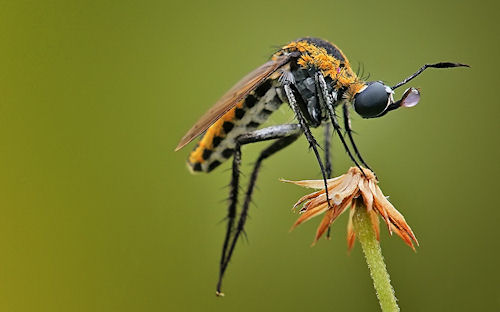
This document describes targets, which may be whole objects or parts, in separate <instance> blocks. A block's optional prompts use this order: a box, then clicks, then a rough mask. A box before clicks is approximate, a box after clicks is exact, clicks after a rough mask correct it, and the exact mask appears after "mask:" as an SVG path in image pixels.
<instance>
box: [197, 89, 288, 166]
mask: <svg viewBox="0 0 500 312" xmlns="http://www.w3.org/2000/svg"><path fill="white" fill-rule="evenodd" d="M281 104H282V101H281V99H280V97H279V96H278V94H277V89H276V87H275V86H273V80H271V79H268V80H266V81H264V82H263V83H262V84H261V85H260V86H259V87H257V88H256V89H255V90H254V91H252V92H251V93H250V94H248V96H247V97H246V98H245V99H244V100H242V101H241V102H240V103H238V105H236V107H234V108H233V109H231V110H230V111H228V112H227V113H226V114H225V115H224V116H222V117H221V118H220V119H219V120H217V121H216V122H215V123H214V124H213V125H212V126H210V128H208V130H207V131H206V132H205V134H204V135H203V136H202V137H201V139H200V141H199V142H198V144H197V145H196V147H195V148H194V150H193V151H192V152H191V154H190V155H189V158H188V162H187V163H188V166H189V168H190V169H191V170H192V171H204V172H210V171H211V170H213V169H214V168H216V167H217V166H219V165H220V164H221V163H223V162H224V161H226V160H227V159H229V158H230V157H231V156H232V155H233V151H234V147H235V145H236V143H235V138H236V137H237V136H239V135H241V134H243V133H246V132H249V131H252V130H255V129H257V128H258V127H259V126H260V125H261V124H262V123H264V122H265V121H266V120H267V118H268V117H269V115H271V113H272V112H274V111H275V110H277V109H278V108H279V107H280V105H281Z"/></svg>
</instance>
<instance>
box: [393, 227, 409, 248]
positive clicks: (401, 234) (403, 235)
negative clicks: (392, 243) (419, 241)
mask: <svg viewBox="0 0 500 312" xmlns="http://www.w3.org/2000/svg"><path fill="white" fill-rule="evenodd" d="M391 228H392V230H393V231H394V233H396V235H398V236H399V237H401V239H402V240H403V241H404V242H405V243H406V245H408V246H410V247H411V249H413V251H415V246H413V243H412V242H411V238H410V236H409V235H408V234H407V233H406V232H404V231H401V230H400V229H398V228H397V227H396V226H394V225H393V224H391Z"/></svg>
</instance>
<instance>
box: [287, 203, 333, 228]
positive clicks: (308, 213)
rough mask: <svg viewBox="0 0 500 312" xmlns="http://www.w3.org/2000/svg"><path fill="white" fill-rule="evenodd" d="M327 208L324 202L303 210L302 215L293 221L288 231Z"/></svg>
mask: <svg viewBox="0 0 500 312" xmlns="http://www.w3.org/2000/svg"><path fill="white" fill-rule="evenodd" d="M327 209H328V205H327V204H326V203H324V204H323V205H320V206H318V207H315V208H313V209H311V210H308V211H306V212H304V213H303V214H302V215H300V217H299V218H298V219H297V221H295V223H294V224H293V225H292V228H291V229H290V231H291V230H293V229H294V228H296V227H297V226H298V225H299V224H301V223H304V222H306V221H308V220H310V219H311V218H313V217H315V216H318V215H320V214H322V213H323V212H325V211H326V210H327Z"/></svg>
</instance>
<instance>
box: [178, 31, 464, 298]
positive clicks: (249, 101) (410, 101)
mask: <svg viewBox="0 0 500 312" xmlns="http://www.w3.org/2000/svg"><path fill="white" fill-rule="evenodd" d="M461 66H467V67H468V65H465V64H460V63H451V62H441V63H435V64H426V65H424V66H422V67H421V68H420V69H419V70H418V71H416V72H415V73H414V74H412V75H411V76H409V77H408V78H406V79H404V80H403V81H401V82H399V83H397V84H396V85H394V86H392V87H389V86H387V85H386V84H384V83H383V82H381V81H370V82H366V81H363V80H362V79H361V78H359V77H358V76H357V75H356V74H355V73H354V71H353V70H352V68H351V66H350V64H349V61H348V60H347V58H346V56H345V55H344V53H343V52H342V51H341V50H340V49H339V48H338V47H336V46H335V45H334V44H332V43H329V42H327V41H325V40H322V39H317V38H309V37H306V38H301V39H297V40H295V41H292V42H290V43H289V44H287V45H285V46H283V47H282V48H281V49H279V50H278V51H277V52H276V53H274V54H273V55H272V57H271V59H270V60H269V61H268V62H266V63H265V64H263V65H262V66H260V67H258V68H257V69H255V70H254V71H252V72H251V73H249V74H248V75H247V76H245V77H244V78H243V79H242V80H240V81H239V82H238V83H237V84H236V85H235V86H234V87H232V88H231V89H230V90H229V91H228V92H227V93H226V94H225V95H224V96H222V98H221V99H220V100H219V101H217V102H216V103H215V105H214V106H213V107H212V108H211V109H209V110H208V112H207V113H205V114H204V115H203V116H202V117H201V118H200V119H199V120H198V121H197V122H196V124H195V125H194V126H193V127H192V128H191V129H190V130H189V131H188V132H187V133H186V135H185V136H184V137H183V138H182V139H181V140H180V142H179V144H178V146H177V147H176V149H175V150H176V151H177V150H179V149H181V148H182V147H184V146H185V145H186V144H188V143H189V142H191V141H192V140H193V139H195V138H196V137H198V136H201V139H200V141H199V142H198V144H197V145H196V147H195V148H194V150H193V151H192V152H191V154H190V155H189V158H188V167H189V168H190V169H191V170H192V171H194V172H210V171H212V170H213V169H215V168H216V167H217V166H219V165H220V164H221V163H223V162H224V161H226V160H228V159H230V158H231V157H232V159H233V161H232V174H231V183H230V193H229V207H228V213H227V229H226V235H225V238H224V243H223V247H222V255H221V259H220V268H219V279H218V283H217V294H218V295H222V292H221V287H222V278H223V276H224V273H225V272H226V269H227V266H228V264H229V261H230V259H231V256H232V254H233V251H234V248H235V245H236V243H237V241H238V238H239V237H240V235H241V233H242V231H243V229H244V226H245V222H246V218H247V216H248V209H249V204H250V202H251V198H252V194H253V190H254V187H255V182H256V180H257V176H258V173H259V169H260V167H261V164H262V162H263V161H264V160H265V159H266V158H268V157H270V156H271V155H273V154H275V153H276V152H278V151H280V150H282V149H283V148H285V147H287V146H288V145H290V144H291V143H293V142H294V141H295V140H297V139H298V138H299V137H300V136H302V135H304V136H305V138H306V139H307V141H308V142H309V145H310V147H311V149H312V151H313V152H314V154H315V156H316V159H317V161H318V164H319V167H320V169H321V173H322V176H323V180H324V183H325V189H326V179H327V178H329V177H330V175H331V162H330V155H329V153H330V152H329V151H330V144H331V142H330V140H331V136H332V130H331V128H332V127H333V131H334V133H336V134H337V136H338V137H339V139H340V141H341V143H342V145H343V147H344V148H345V150H346V152H347V154H348V156H349V157H350V159H351V160H352V161H353V162H354V164H355V165H356V166H358V167H360V166H361V165H363V166H365V167H366V168H370V167H369V166H368V165H367V164H366V162H365V161H364V159H363V157H362V156H361V154H360V152H359V149H358V148H357V146H356V144H355V142H354V139H353V136H352V128H351V123H350V118H349V114H350V112H349V110H350V108H351V107H354V110H355V111H356V113H358V114H359V115H360V116H361V117H363V118H377V117H381V116H384V115H385V114H387V113H388V112H389V111H392V110H395V109H397V108H400V107H412V106H414V105H416V104H417V103H418V101H419V99H420V92H419V90H418V89H416V88H413V87H411V88H408V89H407V90H406V91H405V92H404V93H403V95H402V97H401V99H400V100H398V101H395V100H394V98H393V95H394V90H395V89H397V88H398V87H400V86H402V85H404V84H406V83H407V82H409V81H410V80H412V79H413V78H415V77H417V76H418V75H419V74H421V73H422V72H423V71H424V70H425V69H426V68H451V67H461ZM283 103H287V104H288V106H289V107H290V108H291V109H292V111H293V113H294V115H295V119H296V123H291V124H282V125H274V126H269V127H266V128H261V129H259V126H260V125H261V124H262V123H264V122H265V121H266V120H267V119H268V117H269V115H271V114H272V113H273V112H274V111H275V110H277V109H278V108H279V107H280V106H281V105H282V104H283ZM340 109H341V112H342V116H343V128H344V131H345V136H346V138H345V137H344V132H342V126H341V124H340V123H339V119H338V115H337V110H340ZM319 126H324V127H325V142H324V146H323V150H324V152H325V155H324V159H322V158H321V156H320V153H319V150H318V147H319V145H318V143H317V141H316V139H315V138H314V136H313V135H312V133H311V130H310V128H316V127H319ZM268 140H273V141H274V142H273V143H272V144H270V145H269V146H268V147H267V148H265V149H264V150H263V151H262V152H261V153H260V155H259V157H258V158H257V161H256V162H255V164H254V167H253V169H252V173H251V175H250V180H249V183H248V186H247V190H246V192H245V198H244V201H243V204H242V208H241V212H240V216H239V219H238V220H236V215H237V204H238V195H239V194H238V189H239V183H240V171H239V167H240V163H241V146H242V145H245V144H250V143H255V142H261V141H268ZM347 140H348V141H349V143H350V146H349V144H348V143H347ZM326 194H327V196H328V192H327V193H326Z"/></svg>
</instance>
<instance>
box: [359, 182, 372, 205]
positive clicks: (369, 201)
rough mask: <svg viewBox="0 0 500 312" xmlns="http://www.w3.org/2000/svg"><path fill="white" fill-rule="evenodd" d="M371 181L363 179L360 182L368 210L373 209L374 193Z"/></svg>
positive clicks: (360, 188)
mask: <svg viewBox="0 0 500 312" xmlns="http://www.w3.org/2000/svg"><path fill="white" fill-rule="evenodd" d="M369 183H370V182H369V181H368V180H366V179H361V180H360V181H359V183H358V186H359V190H360V191H361V195H362V196H363V202H364V203H365V206H366V210H367V211H371V210H372V209H373V194H372V191H371V190H370V186H369Z"/></svg>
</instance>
